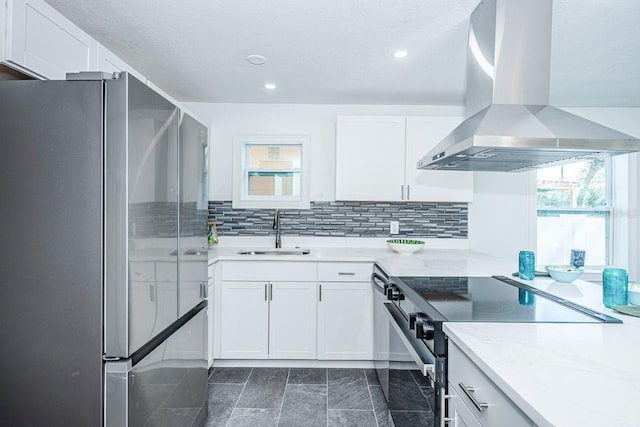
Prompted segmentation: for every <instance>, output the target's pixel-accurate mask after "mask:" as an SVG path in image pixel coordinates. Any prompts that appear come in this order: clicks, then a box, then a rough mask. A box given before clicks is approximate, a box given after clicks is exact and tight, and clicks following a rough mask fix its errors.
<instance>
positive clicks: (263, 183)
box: [233, 135, 309, 209]
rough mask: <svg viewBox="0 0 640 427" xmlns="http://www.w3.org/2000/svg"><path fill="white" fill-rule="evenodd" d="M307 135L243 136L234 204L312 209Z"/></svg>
mask: <svg viewBox="0 0 640 427" xmlns="http://www.w3.org/2000/svg"><path fill="white" fill-rule="evenodd" d="M308 141H309V137H308V136H305V135H239V136H237V137H236V140H235V152H234V175H233V178H234V198H233V206H234V207H244V208H287V207H288V208H298V209H300V208H309V199H308V178H307V176H308V166H307V161H306V157H307V151H308V145H309V144H308Z"/></svg>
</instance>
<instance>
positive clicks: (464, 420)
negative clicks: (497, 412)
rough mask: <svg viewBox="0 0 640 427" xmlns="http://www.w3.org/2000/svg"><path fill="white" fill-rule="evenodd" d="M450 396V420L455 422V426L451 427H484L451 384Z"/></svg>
mask: <svg viewBox="0 0 640 427" xmlns="http://www.w3.org/2000/svg"><path fill="white" fill-rule="evenodd" d="M449 396H450V397H449V418H450V419H452V420H453V421H452V422H453V424H449V426H453V427H482V424H480V421H478V419H477V418H476V417H474V416H473V414H472V413H471V410H470V409H469V408H468V407H467V405H465V404H464V402H463V401H462V398H461V397H460V396H459V395H458V393H457V392H456V390H455V387H453V385H452V384H451V383H449Z"/></svg>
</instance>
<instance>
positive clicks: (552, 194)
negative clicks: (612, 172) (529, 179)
mask: <svg viewBox="0 0 640 427" xmlns="http://www.w3.org/2000/svg"><path fill="white" fill-rule="evenodd" d="M597 207H607V174H606V167H605V161H604V160H602V159H597V160H592V161H586V162H579V163H572V164H568V165H563V166H555V167H551V168H546V169H540V171H538V208H597Z"/></svg>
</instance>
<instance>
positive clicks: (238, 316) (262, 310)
mask: <svg viewBox="0 0 640 427" xmlns="http://www.w3.org/2000/svg"><path fill="white" fill-rule="evenodd" d="M267 287H268V284H267V282H222V284H221V295H220V300H221V301H220V323H221V324H222V325H224V326H223V327H222V328H221V333H220V355H221V357H222V358H223V359H266V358H268V356H269V301H267Z"/></svg>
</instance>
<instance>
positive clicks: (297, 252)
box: [238, 248, 311, 255]
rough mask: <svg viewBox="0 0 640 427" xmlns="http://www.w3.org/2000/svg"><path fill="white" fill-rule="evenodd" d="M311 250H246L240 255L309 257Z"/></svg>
mask: <svg viewBox="0 0 640 427" xmlns="http://www.w3.org/2000/svg"><path fill="white" fill-rule="evenodd" d="M310 253H311V250H310V249H300V248H281V249H245V250H242V251H240V252H238V254H239V255H309V254H310Z"/></svg>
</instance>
